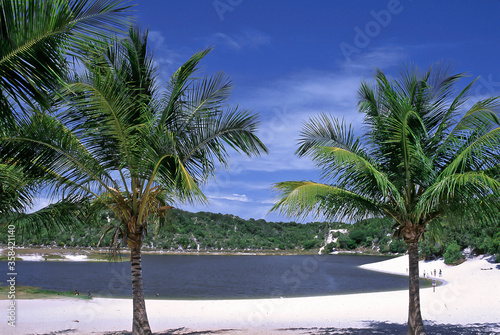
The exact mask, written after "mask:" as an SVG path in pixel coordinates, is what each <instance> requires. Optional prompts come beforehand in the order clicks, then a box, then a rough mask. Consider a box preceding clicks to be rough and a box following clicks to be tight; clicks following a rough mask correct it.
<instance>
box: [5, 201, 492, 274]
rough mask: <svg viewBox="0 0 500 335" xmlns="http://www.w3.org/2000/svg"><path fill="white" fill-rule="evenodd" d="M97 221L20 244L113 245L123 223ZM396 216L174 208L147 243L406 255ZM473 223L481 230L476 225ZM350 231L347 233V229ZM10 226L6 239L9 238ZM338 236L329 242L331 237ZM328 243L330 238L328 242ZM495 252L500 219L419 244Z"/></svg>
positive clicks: (448, 229) (452, 258) (447, 252)
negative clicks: (293, 217) (332, 217)
mask: <svg viewBox="0 0 500 335" xmlns="http://www.w3.org/2000/svg"><path fill="white" fill-rule="evenodd" d="M89 223H91V224H85V225H81V226H79V227H78V228H76V229H68V230H63V231H54V230H47V229H45V228H42V230H41V232H34V231H32V232H26V233H25V234H23V235H22V236H20V237H18V241H17V243H18V245H21V246H24V247H29V246H37V247H40V246H53V247H61V248H63V247H67V248H70V247H83V248H96V247H102V248H109V247H111V246H112V243H113V239H112V236H111V234H104V232H105V231H106V230H110V228H112V227H113V225H116V224H118V221H117V220H116V218H115V217H114V214H113V213H112V212H108V211H102V212H101V213H100V214H99V215H98V216H97V217H95V218H94V219H93V220H92V222H89ZM393 225H394V222H393V220H391V219H388V218H385V219H381V218H372V219H366V220H361V221H358V222H356V223H354V224H348V223H342V222H308V223H305V224H302V223H297V222H293V221H292V222H268V221H266V220H263V219H258V220H256V219H248V220H246V219H242V218H240V217H237V216H235V215H231V214H220V213H211V212H197V213H192V212H188V211H184V210H181V209H177V208H174V209H172V210H171V211H170V213H169V220H168V224H166V225H163V226H161V227H159V228H158V229H156V230H155V231H151V232H148V234H147V235H146V236H145V237H144V248H146V249H149V250H158V251H160V250H163V251H201V252H221V251H227V252H244V251H253V252H255V251H262V252H267V251H280V252H284V253H301V252H311V253H317V252H318V251H319V250H320V249H321V252H322V253H323V254H329V253H332V252H333V251H340V252H346V251H358V252H364V253H380V254H402V253H406V252H407V248H406V244H405V243H404V241H403V240H401V239H398V238H394V237H393V234H392V232H393V230H392V226H393ZM471 226H473V227H475V229H470V228H471ZM344 231H345V233H344ZM6 234H7V232H6V231H2V232H1V233H0V239H1V240H3V241H6V237H7V236H6ZM329 235H330V238H332V240H333V241H329V240H328V237H329ZM327 242H328V243H327ZM464 250H469V251H470V253H475V254H494V255H496V256H497V259H500V220H498V221H496V222H493V223H491V222H485V221H481V220H480V221H477V222H467V223H466V222H458V223H452V222H448V223H447V222H443V223H440V224H439V226H438V225H436V226H433V227H432V229H429V230H428V231H427V232H426V233H425V236H424V239H423V240H422V241H420V243H419V254H420V258H421V259H426V260H432V259H435V258H439V257H444V259H445V262H446V263H448V264H453V263H456V262H458V261H460V260H461V259H462V258H463V255H462V252H463V251H464Z"/></svg>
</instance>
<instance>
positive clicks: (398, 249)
mask: <svg viewBox="0 0 500 335" xmlns="http://www.w3.org/2000/svg"><path fill="white" fill-rule="evenodd" d="M389 250H390V252H392V253H398V254H402V253H405V252H406V250H407V247H406V243H405V242H404V241H402V240H392V242H391V244H390V245H389Z"/></svg>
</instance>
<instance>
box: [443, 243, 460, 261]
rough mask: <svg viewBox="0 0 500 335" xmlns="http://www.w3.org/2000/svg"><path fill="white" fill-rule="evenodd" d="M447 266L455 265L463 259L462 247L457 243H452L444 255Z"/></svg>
mask: <svg viewBox="0 0 500 335" xmlns="http://www.w3.org/2000/svg"><path fill="white" fill-rule="evenodd" d="M443 258H444V263H445V264H455V263H456V262H458V261H459V260H460V259H462V252H461V250H460V246H459V245H458V244H457V243H456V242H452V243H450V244H449V245H448V246H447V247H446V252H445V253H444V255H443Z"/></svg>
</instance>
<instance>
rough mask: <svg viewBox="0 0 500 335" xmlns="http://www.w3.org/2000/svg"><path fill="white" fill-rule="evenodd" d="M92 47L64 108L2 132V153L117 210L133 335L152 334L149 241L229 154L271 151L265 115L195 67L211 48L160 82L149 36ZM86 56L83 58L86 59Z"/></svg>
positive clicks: (221, 79)
mask: <svg viewBox="0 0 500 335" xmlns="http://www.w3.org/2000/svg"><path fill="white" fill-rule="evenodd" d="M108 44H109V47H108V48H107V49H106V50H104V51H103V50H102V48H101V47H100V45H102V43H99V44H97V45H95V46H94V47H93V46H92V45H90V46H89V47H88V49H87V51H86V52H87V57H86V59H87V61H85V62H84V65H85V67H86V71H85V72H84V73H83V74H77V75H75V76H74V77H73V78H72V80H71V81H70V82H69V83H68V84H67V85H66V86H65V88H64V89H63V91H62V92H61V95H62V96H64V97H65V100H64V101H61V102H60V103H61V106H64V107H65V108H57V109H53V110H52V112H46V111H35V112H34V113H33V114H32V115H31V118H30V119H29V120H21V121H19V122H20V124H19V126H18V129H19V131H18V133H17V134H15V135H12V136H10V137H7V138H3V139H2V141H3V143H2V147H3V151H4V154H5V155H6V156H8V157H12V158H13V159H14V160H18V161H23V160H26V159H29V162H23V164H22V166H26V168H25V169H24V170H23V172H24V173H26V174H29V173H31V172H33V173H36V172H37V171H38V170H40V169H43V170H45V171H50V173H51V175H52V177H53V179H55V181H56V183H53V184H52V185H55V186H53V187H52V190H53V191H54V192H58V193H59V194H60V192H62V191H64V192H65V193H66V194H72V195H73V196H76V195H80V196H81V197H87V196H89V195H90V197H91V198H92V200H93V203H94V204H96V205H103V206H106V207H107V208H108V209H109V210H110V211H113V213H114V214H115V217H116V218H117V219H118V220H119V224H118V225H116V226H114V227H109V228H110V229H109V232H110V233H111V234H113V236H115V237H119V238H121V239H122V241H124V242H126V245H128V247H129V248H130V250H131V267H132V291H133V305H134V309H133V327H132V332H133V334H151V329H150V326H149V322H148V319H147V314H146V308H145V303H144V294H143V287H142V270H141V245H142V238H143V236H144V234H146V233H147V231H148V228H151V226H152V225H153V227H154V225H155V224H158V223H160V222H161V221H164V220H165V217H166V216H165V214H166V213H167V212H168V210H169V209H170V208H171V207H172V205H173V202H174V201H179V202H184V201H188V202H194V201H201V202H206V200H207V199H206V198H205V196H204V194H203V193H202V191H201V189H200V185H201V184H202V183H203V182H205V181H206V180H207V179H208V178H210V177H212V176H214V174H215V171H216V170H217V169H218V168H219V167H223V168H225V167H228V166H229V163H230V162H229V150H233V151H236V152H240V153H243V154H245V155H248V156H253V155H259V154H261V153H266V152H267V148H266V147H265V145H264V144H263V143H262V142H261V141H260V140H259V139H258V137H257V136H256V132H257V126H258V120H257V115H256V114H253V113H251V112H250V111H248V110H244V109H241V108H239V107H230V106H228V98H229V96H230V92H231V88H232V85H231V82H230V80H229V79H228V78H227V77H226V76H225V75H224V74H222V73H218V74H215V75H211V76H203V75H200V74H199V73H198V71H197V69H198V65H199V63H200V61H201V60H202V59H203V57H205V56H206V55H207V53H208V52H209V51H210V49H207V50H204V51H201V52H198V53H196V54H194V55H193V56H192V57H191V58H190V59H189V60H188V61H187V62H186V63H184V64H183V65H182V66H181V67H180V68H179V69H178V70H177V71H176V72H175V73H174V74H173V75H172V76H171V78H170V80H169V81H168V83H167V84H166V85H164V86H163V87H162V86H161V82H160V79H159V78H160V76H159V72H158V71H157V69H156V67H155V61H154V58H153V56H152V54H151V53H150V51H149V50H148V44H147V32H142V31H140V30H139V29H136V28H131V29H130V32H129V35H128V37H127V38H123V39H116V40H112V41H109V42H108ZM84 59H85V58H84Z"/></svg>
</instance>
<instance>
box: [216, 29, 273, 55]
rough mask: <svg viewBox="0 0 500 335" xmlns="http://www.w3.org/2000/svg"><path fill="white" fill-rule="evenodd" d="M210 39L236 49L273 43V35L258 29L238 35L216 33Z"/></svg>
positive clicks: (253, 47) (254, 47)
mask: <svg viewBox="0 0 500 335" xmlns="http://www.w3.org/2000/svg"><path fill="white" fill-rule="evenodd" d="M209 40H210V43H213V44H218V43H221V44H223V45H226V46H229V47H230V48H232V49H235V50H241V49H258V48H259V47H261V46H264V45H269V44H271V36H269V35H268V34H266V33H264V32H262V31H258V30H245V31H243V32H242V33H240V34H236V35H228V34H224V33H215V34H214V35H212V36H211V37H210V39H209Z"/></svg>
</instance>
